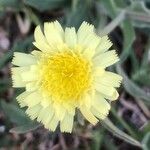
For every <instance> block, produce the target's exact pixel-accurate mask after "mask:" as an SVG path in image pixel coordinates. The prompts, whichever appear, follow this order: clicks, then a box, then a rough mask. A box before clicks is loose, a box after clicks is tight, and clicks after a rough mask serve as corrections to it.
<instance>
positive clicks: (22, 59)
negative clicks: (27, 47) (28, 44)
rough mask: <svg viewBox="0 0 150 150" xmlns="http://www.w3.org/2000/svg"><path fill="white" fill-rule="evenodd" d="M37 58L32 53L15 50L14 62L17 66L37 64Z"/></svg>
mask: <svg viewBox="0 0 150 150" xmlns="http://www.w3.org/2000/svg"><path fill="white" fill-rule="evenodd" d="M36 63H37V60H36V58H35V57H34V56H33V55H31V54H24V53H19V52H14V57H13V60H12V64H13V65H16V66H29V65H33V64H36Z"/></svg>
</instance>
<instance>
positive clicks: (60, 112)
mask: <svg viewBox="0 0 150 150" xmlns="http://www.w3.org/2000/svg"><path fill="white" fill-rule="evenodd" d="M53 107H54V109H55V114H56V117H57V118H58V119H59V120H63V119H64V116H65V113H66V109H65V108H64V107H63V106H62V105H61V104H59V103H54V104H53Z"/></svg>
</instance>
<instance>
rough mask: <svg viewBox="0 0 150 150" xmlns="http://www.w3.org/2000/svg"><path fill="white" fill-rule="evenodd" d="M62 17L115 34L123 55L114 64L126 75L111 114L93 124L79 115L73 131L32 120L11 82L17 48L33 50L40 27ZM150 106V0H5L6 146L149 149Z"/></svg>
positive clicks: (1, 61)
mask: <svg viewBox="0 0 150 150" xmlns="http://www.w3.org/2000/svg"><path fill="white" fill-rule="evenodd" d="M56 19H57V20H59V21H60V22H61V23H62V24H63V26H75V27H76V29H78V27H79V25H80V24H81V23H82V21H84V20H85V21H88V22H89V23H92V24H94V25H95V27H96V29H97V33H98V34H99V35H105V34H109V37H110V38H111V40H112V41H113V43H114V46H113V47H114V48H115V49H116V50H117V51H118V53H119V54H120V57H121V61H120V63H118V64H116V66H114V67H112V68H109V69H111V70H113V71H115V72H118V73H119V74H121V75H122V76H123V77H124V81H123V84H122V87H121V88H120V97H119V100H118V101H116V102H113V103H112V109H111V112H110V114H109V119H108V118H107V119H106V120H105V121H104V122H102V123H99V124H98V125H97V126H95V127H93V126H91V125H90V124H88V123H87V122H86V121H84V120H83V119H82V117H81V116H80V115H78V116H77V117H76V120H78V122H79V123H77V122H76V123H75V125H74V132H73V133H72V134H62V133H60V132H59V131H57V132H55V133H51V132H49V131H48V130H46V129H44V128H43V126H41V125H40V124H38V123H37V122H31V121H30V119H29V118H28V117H27V116H26V115H25V113H24V110H23V109H20V108H19V107H18V104H17V102H16V100H15V97H16V96H17V95H18V94H19V93H20V92H21V90H20V89H13V88H12V87H11V86H12V85H11V78H10V67H11V63H10V62H11V59H12V57H13V52H14V51H19V52H27V53H28V52H30V51H31V50H32V49H33V45H32V41H33V31H34V28H35V26H36V25H38V24H41V25H43V22H45V21H53V20H56ZM149 108H150V0H0V150H7V149H8V150H9V149H10V150H17V149H18V150H20V149H21V150H25V149H27V150H36V149H39V150H48V149H51V150H59V149H60V150H61V149H62V150H66V149H68V150H73V149H74V150H100V149H101V150H133V149H134V150H136V149H137V150H138V149H139V150H140V149H143V150H149V149H150V122H149V120H150V110H149Z"/></svg>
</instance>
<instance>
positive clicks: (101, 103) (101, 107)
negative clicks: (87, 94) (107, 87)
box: [92, 93, 110, 116]
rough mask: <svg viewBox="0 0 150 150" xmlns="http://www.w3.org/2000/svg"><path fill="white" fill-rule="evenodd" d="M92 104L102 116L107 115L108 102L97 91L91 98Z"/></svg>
mask: <svg viewBox="0 0 150 150" xmlns="http://www.w3.org/2000/svg"><path fill="white" fill-rule="evenodd" d="M92 106H93V108H94V109H96V110H97V111H98V112H99V113H100V114H102V115H104V116H107V115H108V112H109V110H110V104H109V103H108V102H107V101H106V100H105V99H104V97H103V96H102V95H101V94H98V93H96V95H95V98H94V99H93V100H92Z"/></svg>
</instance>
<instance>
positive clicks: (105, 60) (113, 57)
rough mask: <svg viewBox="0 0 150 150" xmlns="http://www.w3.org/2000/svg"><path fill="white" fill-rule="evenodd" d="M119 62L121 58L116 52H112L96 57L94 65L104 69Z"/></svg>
mask: <svg viewBox="0 0 150 150" xmlns="http://www.w3.org/2000/svg"><path fill="white" fill-rule="evenodd" d="M117 61H119V58H118V56H117V54H116V51H115V50H111V51H108V52H105V53H102V54H100V55H98V56H96V57H95V58H94V60H93V62H94V64H95V65H96V66H97V65H98V66H102V67H104V68H106V67H108V66H111V65H112V64H114V63H116V62H117Z"/></svg>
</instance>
